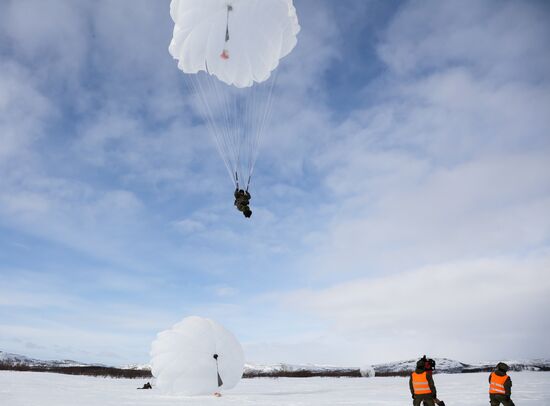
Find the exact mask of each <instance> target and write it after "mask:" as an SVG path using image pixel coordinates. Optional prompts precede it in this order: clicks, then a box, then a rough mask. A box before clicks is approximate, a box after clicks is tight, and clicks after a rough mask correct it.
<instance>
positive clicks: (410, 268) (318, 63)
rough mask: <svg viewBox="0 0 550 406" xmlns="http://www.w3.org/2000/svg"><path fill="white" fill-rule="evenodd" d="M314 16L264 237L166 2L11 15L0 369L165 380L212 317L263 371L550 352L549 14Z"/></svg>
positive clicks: (315, 8)
mask: <svg viewBox="0 0 550 406" xmlns="http://www.w3.org/2000/svg"><path fill="white" fill-rule="evenodd" d="M295 4H296V8H297V12H298V17H299V19H300V24H301V26H302V30H301V32H300V34H299V41H298V45H297V47H296V49H295V50H294V51H293V52H292V53H291V54H290V55H289V56H288V57H286V58H285V59H284V60H283V62H282V64H281V66H280V75H279V81H278V88H277V99H276V100H277V102H276V105H275V106H274V110H273V120H272V125H271V127H270V130H269V132H268V134H266V137H265V140H264V144H263V149H262V150H261V152H260V158H259V160H258V164H257V167H256V173H255V183H254V185H253V189H252V191H253V204H252V205H253V210H254V216H253V219H252V221H244V219H243V218H242V216H239V214H238V213H237V212H236V211H235V209H234V207H233V202H232V192H233V190H232V184H231V181H230V180H229V178H228V176H227V173H226V172H225V168H224V166H223V163H222V161H221V159H220V158H219V157H218V156H217V152H216V149H215V145H214V142H213V141H212V138H211V137H210V135H209V134H208V132H207V130H206V128H205V126H204V125H203V123H202V122H201V121H200V120H198V119H197V117H196V116H194V115H193V114H192V112H191V111H192V110H191V109H190V103H191V101H190V98H189V97H188V93H187V87H186V83H185V79H184V77H183V74H182V72H181V71H179V70H178V69H177V64H176V62H175V61H174V60H173V59H172V57H171V56H170V55H169V53H168V50H167V47H168V44H169V42H170V39H171V34H172V28H173V23H172V21H171V19H170V15H169V2H168V1H166V2H161V1H158V2H154V4H153V2H151V1H133V2H132V5H131V7H129V3H128V2H110V1H93V2H92V1H89V2H85V1H82V2H74V1H69V0H66V1H62V0H58V1H54V0H48V1H27V0H18V1H3V2H2V3H0V349H2V350H5V351H10V352H17V353H23V354H27V355H31V356H36V357H42V358H72V359H78V360H82V361H90V362H105V363H109V364H125V363H131V362H146V361H147V360H148V351H149V346H150V343H151V341H152V340H153V339H154V337H155V335H156V333H157V332H158V331H161V330H163V329H166V328H169V327H170V326H171V325H172V324H174V323H175V322H177V321H179V320H180V319H181V318H183V317H185V316H187V315H201V316H205V317H211V318H214V319H216V320H217V321H219V322H220V323H222V324H223V325H225V326H226V327H228V328H229V329H230V330H232V331H233V332H234V333H235V334H236V336H237V337H238V338H239V339H240V340H241V342H242V343H243V346H244V349H245V353H246V357H247V360H248V361H250V362H266V363H267V362H281V361H285V362H315V363H332V364H342V365H359V364H364V363H371V362H381V361H389V360H394V359H401V358H409V357H415V356H417V355H419V354H420V355H421V354H424V353H427V354H431V355H434V356H447V357H452V358H459V359H461V360H465V361H468V360H476V359H498V358H532V357H550V353H549V352H548V345H547V343H546V339H545V337H547V335H548V333H549V332H550V324H549V320H550V317H549V316H550V314H549V310H548V309H550V299H549V298H550V274H549V272H550V251H549V249H550V244H549V242H550V216H549V215H548V214H549V213H550V159H549V158H550V136H549V129H550V118H549V117H550V114H548V112H549V111H550V74H549V72H550V50H549V48H548V43H547V38H549V37H550V32H549V31H550V25H549V24H548V21H549V17H550V9H549V7H548V5H547V4H546V3H545V2H537V1H525V2H514V1H489V0H485V1H481V2H480V1H467V2H462V1H461V2H459V1H449V2H439V1H384V2H382V1H363V0H355V1H354V0H346V1H338V2H336V1H328V0H327V1H318V0H297V1H296V2H295ZM419 311H420V313H421V314H423V318H424V321H423V322H421V321H419V320H418V313H419ZM495 314H496V316H497V317H495ZM497 338H498V343H495V340H496V339H497Z"/></svg>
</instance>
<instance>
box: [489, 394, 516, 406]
mask: <svg viewBox="0 0 550 406" xmlns="http://www.w3.org/2000/svg"><path fill="white" fill-rule="evenodd" d="M489 399H490V401H491V406H499V405H503V406H515V405H514V402H513V401H512V399H510V396H506V395H493V394H491V395H489Z"/></svg>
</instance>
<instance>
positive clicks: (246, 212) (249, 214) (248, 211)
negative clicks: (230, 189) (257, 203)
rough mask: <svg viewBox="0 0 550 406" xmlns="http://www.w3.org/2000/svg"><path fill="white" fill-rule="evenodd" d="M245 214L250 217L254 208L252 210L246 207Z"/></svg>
mask: <svg viewBox="0 0 550 406" xmlns="http://www.w3.org/2000/svg"><path fill="white" fill-rule="evenodd" d="M243 214H244V216H245V217H246V218H250V216H252V210H250V209H249V208H246V209H244V211H243Z"/></svg>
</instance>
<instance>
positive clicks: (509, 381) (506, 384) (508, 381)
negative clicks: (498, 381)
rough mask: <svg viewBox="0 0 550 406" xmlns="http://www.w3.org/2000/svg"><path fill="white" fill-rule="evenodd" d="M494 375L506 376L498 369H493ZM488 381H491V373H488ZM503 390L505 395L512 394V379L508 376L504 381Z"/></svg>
mask: <svg viewBox="0 0 550 406" xmlns="http://www.w3.org/2000/svg"><path fill="white" fill-rule="evenodd" d="M495 375H498V376H506V372H504V371H501V370H500V369H497V370H495ZM489 383H491V374H489ZM504 390H505V391H506V393H505V395H506V396H511V395H512V379H511V378H510V377H508V379H506V381H504Z"/></svg>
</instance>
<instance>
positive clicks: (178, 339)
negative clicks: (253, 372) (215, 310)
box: [151, 316, 244, 396]
mask: <svg viewBox="0 0 550 406" xmlns="http://www.w3.org/2000/svg"><path fill="white" fill-rule="evenodd" d="M243 367H244V353H243V350H242V347H241V345H240V344H239V342H238V341H237V339H236V338H235V336H234V335H233V334H231V332H229V331H228V330H226V329H225V328H224V327H223V326H221V325H220V324H218V323H216V322H215V321H213V320H210V319H205V318H202V317H196V316H191V317H186V318H185V319H183V320H182V321H180V322H179V323H177V324H175V325H174V326H173V327H172V328H171V329H170V330H165V331H162V332H160V333H159V334H158V335H157V338H156V340H155V341H153V343H152V345H151V371H152V373H153V376H154V377H155V378H156V379H157V381H156V385H157V387H158V388H160V390H162V391H163V392H164V393H166V394H174V395H189V396H192V395H207V394H213V393H214V392H217V391H219V390H220V388H221V389H231V388H233V387H235V385H237V383H238V382H239V380H240V379H241V377H242V374H243Z"/></svg>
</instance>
